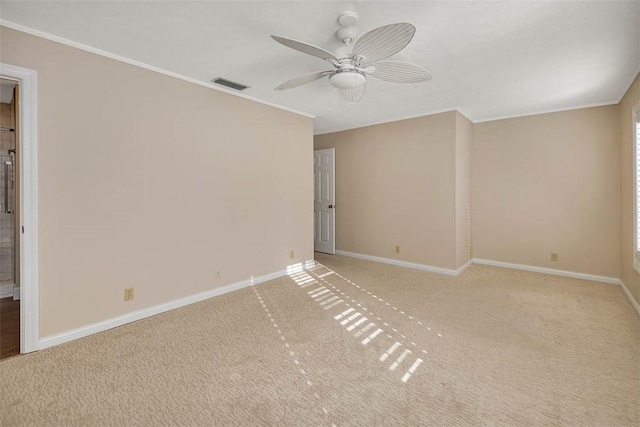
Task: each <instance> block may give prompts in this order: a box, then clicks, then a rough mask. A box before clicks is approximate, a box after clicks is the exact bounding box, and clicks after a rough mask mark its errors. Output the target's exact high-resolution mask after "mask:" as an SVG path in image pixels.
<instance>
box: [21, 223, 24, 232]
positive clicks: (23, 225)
mask: <svg viewBox="0 0 640 427" xmlns="http://www.w3.org/2000/svg"><path fill="white" fill-rule="evenodd" d="M21 228H22V234H24V225H23V226H21Z"/></svg>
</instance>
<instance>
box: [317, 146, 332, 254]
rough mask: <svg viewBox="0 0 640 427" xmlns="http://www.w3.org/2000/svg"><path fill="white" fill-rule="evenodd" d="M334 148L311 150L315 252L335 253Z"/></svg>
mask: <svg viewBox="0 0 640 427" xmlns="http://www.w3.org/2000/svg"><path fill="white" fill-rule="evenodd" d="M335 175H336V169H335V149H334V148H327V149H324V150H315V151H314V152H313V177H314V178H313V179H314V185H313V188H314V191H313V192H314V196H313V217H314V223H315V234H314V237H313V247H314V250H315V251H317V252H325V253H328V254H335V253H336V227H335V224H336V210H335V205H336V186H335Z"/></svg>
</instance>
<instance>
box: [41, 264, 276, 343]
mask: <svg viewBox="0 0 640 427" xmlns="http://www.w3.org/2000/svg"><path fill="white" fill-rule="evenodd" d="M286 275H287V272H286V270H281V271H277V272H275V273H270V274H265V275H264V276H259V277H253V276H251V278H250V279H246V280H243V281H241V282H237V283H233V284H231V285H227V286H223V287H220V288H215V289H211V290H209V291H206V292H202V293H200V294H195V295H191V296H188V297H184V298H180V299H177V300H175V301H170V302H166V303H163V304H158V305H155V306H153V307H148V308H143V309H141V310H138V311H134V312H132V313H127V314H123V315H121V316H118V317H114V318H111V319H108V320H104V321H102V322H98V323H94V324H91V325H88V326H83V327H81V328H77V329H73V330H71V331H67V332H63V333H61V334H56V335H50V336H48V337H44V338H42V339H41V340H40V349H45V348H49V347H53V346H55V345H58V344H62V343H65V342H69V341H73V340H77V339H78V338H83V337H86V336H89V335H93V334H97V333H98V332H103V331H106V330H108V329H112V328H115V327H118V326H122V325H125V324H127V323H131V322H135V321H137V320H141V319H145V318H147V317H151V316H155V315H156V314H160V313H164V312H166V311H169V310H173V309H176V308H180V307H184V306H185V305H189V304H193V303H196V302H200V301H203V300H206V299H209V298H213V297H217V296H220V295H223V294H226V293H229V292H233V291H237V290H239V289H242V288H247V287H249V286H253V285H256V284H258V283H262V282H267V281H269V280H273V279H277V278H279V277H283V276H286Z"/></svg>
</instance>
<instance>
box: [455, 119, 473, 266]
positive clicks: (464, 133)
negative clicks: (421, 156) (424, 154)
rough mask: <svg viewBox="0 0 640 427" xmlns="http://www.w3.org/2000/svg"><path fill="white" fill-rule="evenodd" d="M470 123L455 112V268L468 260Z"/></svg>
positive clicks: (469, 250)
mask: <svg viewBox="0 0 640 427" xmlns="http://www.w3.org/2000/svg"><path fill="white" fill-rule="evenodd" d="M472 136H473V133H472V123H471V121H469V120H468V119H467V118H466V117H465V116H463V115H462V114H460V113H458V112H456V153H455V156H456V159H455V168H456V268H459V267H461V266H463V265H464V264H466V263H467V262H468V261H469V260H470V259H471V257H470V252H471V247H470V246H471V242H470V236H469V221H470V218H469V214H470V207H471V206H470V205H471V145H472Z"/></svg>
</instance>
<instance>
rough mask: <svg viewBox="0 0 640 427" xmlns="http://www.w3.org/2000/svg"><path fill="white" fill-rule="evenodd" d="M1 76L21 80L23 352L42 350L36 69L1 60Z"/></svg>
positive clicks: (21, 341) (21, 323) (21, 302)
mask: <svg viewBox="0 0 640 427" xmlns="http://www.w3.org/2000/svg"><path fill="white" fill-rule="evenodd" d="M0 75H3V76H6V77H10V78H14V79H17V80H19V81H20V84H19V85H18V88H19V91H20V92H19V94H20V95H19V102H20V113H19V115H20V125H19V126H20V127H19V129H20V140H19V141H18V143H19V144H20V146H19V148H18V152H19V153H20V218H19V220H20V223H19V224H18V226H22V227H24V232H23V233H20V288H21V298H20V352H21V353H29V352H31V351H36V350H37V349H38V338H39V332H38V325H39V324H38V321H39V320H38V319H39V305H38V134H37V131H38V118H37V105H38V104H37V96H36V93H37V84H38V75H37V73H36V72H35V71H34V70H29V69H26V68H21V67H15V66H13V65H9V64H3V63H1V62H0Z"/></svg>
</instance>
